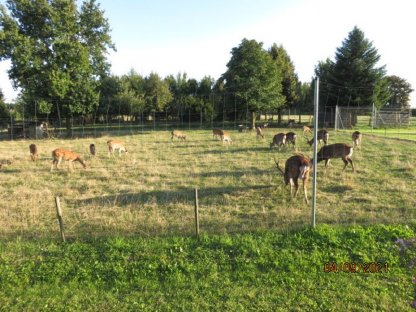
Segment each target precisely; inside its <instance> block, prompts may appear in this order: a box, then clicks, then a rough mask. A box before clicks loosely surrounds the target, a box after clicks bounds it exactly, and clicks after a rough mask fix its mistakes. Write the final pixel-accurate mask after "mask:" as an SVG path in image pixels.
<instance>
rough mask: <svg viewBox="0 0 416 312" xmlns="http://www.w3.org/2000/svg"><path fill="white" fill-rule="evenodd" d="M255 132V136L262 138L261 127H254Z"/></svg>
mask: <svg viewBox="0 0 416 312" xmlns="http://www.w3.org/2000/svg"><path fill="white" fill-rule="evenodd" d="M256 134H257V136H256V137H257V138H259V137H260V138H262V139H264V133H263V130H262V129H261V127H256Z"/></svg>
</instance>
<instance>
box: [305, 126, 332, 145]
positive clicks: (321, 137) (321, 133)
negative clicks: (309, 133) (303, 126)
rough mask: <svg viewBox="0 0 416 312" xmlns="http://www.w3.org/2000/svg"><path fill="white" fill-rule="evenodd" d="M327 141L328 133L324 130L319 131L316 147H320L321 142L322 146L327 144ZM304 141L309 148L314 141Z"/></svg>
mask: <svg viewBox="0 0 416 312" xmlns="http://www.w3.org/2000/svg"><path fill="white" fill-rule="evenodd" d="M328 140H329V133H328V131H326V130H325V129H322V130H319V131H318V145H321V144H322V142H323V143H324V145H327V144H328ZM306 141H307V142H308V144H309V145H310V146H312V144H313V142H314V139H313V138H312V139H311V140H308V139H306Z"/></svg>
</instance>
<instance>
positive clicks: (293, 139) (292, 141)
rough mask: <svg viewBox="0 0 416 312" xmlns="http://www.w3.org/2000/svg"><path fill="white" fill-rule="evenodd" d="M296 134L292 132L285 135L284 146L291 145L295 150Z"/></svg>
mask: <svg viewBox="0 0 416 312" xmlns="http://www.w3.org/2000/svg"><path fill="white" fill-rule="evenodd" d="M296 138H297V136H296V133H294V132H288V133H286V142H285V145H286V144H287V145H289V144H292V146H293V148H296Z"/></svg>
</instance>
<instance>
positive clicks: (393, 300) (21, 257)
mask: <svg viewBox="0 0 416 312" xmlns="http://www.w3.org/2000/svg"><path fill="white" fill-rule="evenodd" d="M415 235H416V228H415V227H407V226H368V227H361V226H352V227H348V228H343V227H337V228H334V227H331V226H318V227H317V228H316V230H312V229H304V230H296V231H291V232H288V233H277V232H271V231H267V232H259V233H251V234H249V233H246V234H235V235H227V234H226V235H209V236H208V235H203V236H202V237H201V238H200V239H195V238H192V237H177V236H172V237H152V238H120V237H113V238H100V239H90V240H83V241H79V240H76V241H71V242H67V243H65V244H59V243H58V244H57V243H54V242H51V241H45V240H30V241H27V240H25V241H23V240H13V241H8V242H1V241H0V311H5V312H6V311H7V312H15V311H16V312H20V311H100V312H101V311H413V308H412V307H411V304H412V302H413V300H415V299H416V298H415V296H416V294H415V289H414V284H412V276H413V277H414V276H416V270H415V268H414V266H412V263H413V265H414V261H415V259H416V250H415V249H416V248H415V247H416V241H415V239H414V237H415ZM398 240H402V242H403V244H399V243H396V242H397V241H398ZM410 244H413V249H411V248H405V247H403V246H402V245H406V246H409V245H410ZM343 263H348V264H346V265H343ZM369 263H374V265H369V266H368V265H367V264H369ZM333 264H336V265H337V268H338V269H340V270H334V271H332V269H331V267H334V266H333ZM353 265H355V266H356V267H355V268H356V269H355V270H353V269H352V268H353ZM365 267H367V269H365Z"/></svg>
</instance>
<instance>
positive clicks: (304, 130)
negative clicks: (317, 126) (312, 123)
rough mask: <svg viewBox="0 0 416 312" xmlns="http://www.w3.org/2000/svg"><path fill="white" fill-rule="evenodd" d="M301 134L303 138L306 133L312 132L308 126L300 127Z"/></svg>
mask: <svg viewBox="0 0 416 312" xmlns="http://www.w3.org/2000/svg"><path fill="white" fill-rule="evenodd" d="M302 132H303V136H305V135H306V134H308V133H310V134H312V130H311V128H309V127H308V126H303V127H302Z"/></svg>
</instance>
